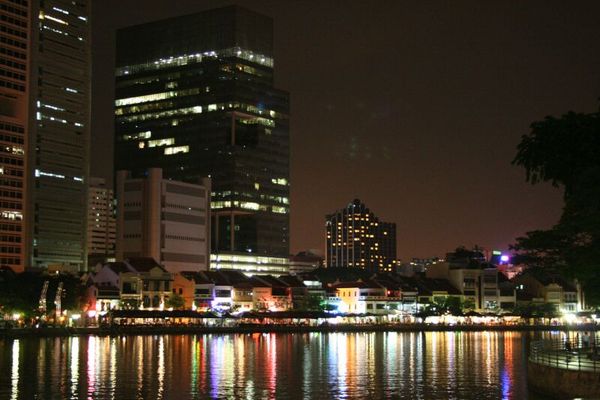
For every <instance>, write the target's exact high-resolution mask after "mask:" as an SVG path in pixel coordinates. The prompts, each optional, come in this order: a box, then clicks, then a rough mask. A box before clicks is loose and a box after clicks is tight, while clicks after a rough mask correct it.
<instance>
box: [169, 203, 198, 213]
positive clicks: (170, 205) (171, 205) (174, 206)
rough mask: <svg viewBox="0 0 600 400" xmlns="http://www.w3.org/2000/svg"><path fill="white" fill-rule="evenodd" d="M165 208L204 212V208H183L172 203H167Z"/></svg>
mask: <svg viewBox="0 0 600 400" xmlns="http://www.w3.org/2000/svg"><path fill="white" fill-rule="evenodd" d="M165 207H169V208H176V209H179V210H188V211H204V208H199V207H190V206H182V205H180V204H172V203H165Z"/></svg>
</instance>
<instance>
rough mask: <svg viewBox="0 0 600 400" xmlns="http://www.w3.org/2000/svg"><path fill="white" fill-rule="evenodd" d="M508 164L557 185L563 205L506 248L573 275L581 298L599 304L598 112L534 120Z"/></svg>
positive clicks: (528, 260) (530, 179) (533, 179)
mask: <svg viewBox="0 0 600 400" xmlns="http://www.w3.org/2000/svg"><path fill="white" fill-rule="evenodd" d="M513 164H514V165H518V166H521V167H523V168H525V172H526V180H527V182H529V183H531V184H538V183H542V182H549V183H551V184H552V185H553V186H555V187H559V188H561V189H562V190H563V198H564V208H563V213H562V215H561V218H560V220H559V221H558V222H557V224H556V225H554V226H553V227H552V228H551V229H549V230H536V231H532V232H527V234H526V236H524V237H520V238H517V242H516V243H515V244H514V245H513V246H512V248H513V249H514V250H516V251H517V252H518V253H519V255H520V256H521V260H522V261H523V262H524V263H525V264H528V265H532V266H540V267H544V268H552V269H555V270H556V271H558V272H561V273H562V274H564V275H565V276H567V277H570V278H577V279H578V280H579V282H581V283H582V285H583V288H584V290H585V293H586V299H587V301H588V302H589V303H590V304H600V113H599V112H595V113H590V114H583V113H574V112H569V113H567V114H565V115H563V116H562V117H560V118H555V117H546V118H545V119H544V120H543V121H539V122H534V123H533V124H531V132H530V133H529V134H528V135H524V136H522V138H521V142H520V143H519V145H518V147H517V155H516V156H515V159H514V160H513Z"/></svg>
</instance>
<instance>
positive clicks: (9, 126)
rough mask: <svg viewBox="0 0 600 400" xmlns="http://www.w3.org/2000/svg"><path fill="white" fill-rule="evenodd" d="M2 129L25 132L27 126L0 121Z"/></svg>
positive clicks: (0, 128)
mask: <svg viewBox="0 0 600 400" xmlns="http://www.w3.org/2000/svg"><path fill="white" fill-rule="evenodd" d="M0 130H3V131H7V132H18V133H25V128H23V127H22V126H19V125H13V124H11V123H8V122H0Z"/></svg>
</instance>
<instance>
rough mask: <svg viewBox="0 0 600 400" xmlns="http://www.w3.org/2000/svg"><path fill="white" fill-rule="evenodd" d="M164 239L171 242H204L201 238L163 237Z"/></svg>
mask: <svg viewBox="0 0 600 400" xmlns="http://www.w3.org/2000/svg"><path fill="white" fill-rule="evenodd" d="M165 238H167V239H173V240H185V241H188V242H205V240H204V239H202V238H194V237H189V236H177V235H165Z"/></svg>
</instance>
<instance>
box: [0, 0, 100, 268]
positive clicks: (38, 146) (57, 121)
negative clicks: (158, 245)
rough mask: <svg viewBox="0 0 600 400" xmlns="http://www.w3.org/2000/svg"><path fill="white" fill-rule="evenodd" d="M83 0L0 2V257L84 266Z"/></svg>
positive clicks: (86, 51) (86, 96) (12, 262)
mask: <svg viewBox="0 0 600 400" xmlns="http://www.w3.org/2000/svg"><path fill="white" fill-rule="evenodd" d="M89 15H90V5H89V3H88V1H87V0H76V1H69V2H65V1H59V0H46V1H26V0H3V1H0V26H1V29H0V136H1V137H0V141H1V142H2V144H0V148H2V153H3V154H2V157H1V159H0V172H1V175H2V180H1V182H0V185H1V186H2V190H1V191H0V192H1V193H0V197H1V199H0V206H1V208H2V209H1V211H0V216H1V219H2V222H1V223H0V240H1V242H2V243H1V244H0V253H1V254H0V259H1V260H0V262H1V264H2V265H6V266H10V267H12V268H13V269H16V270H22V269H24V268H25V267H30V266H36V267H50V266H52V267H58V268H67V269H71V270H81V269H85V268H86V221H87V219H86V205H87V198H86V192H87V182H86V181H87V176H88V169H89V106H90V74H89V70H90V65H91V64H90V40H89V30H90V26H89Z"/></svg>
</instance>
